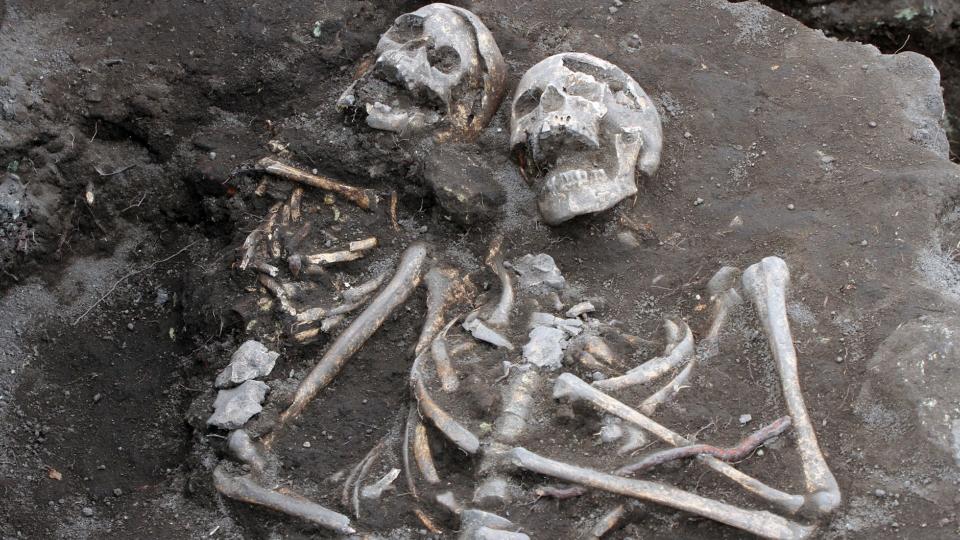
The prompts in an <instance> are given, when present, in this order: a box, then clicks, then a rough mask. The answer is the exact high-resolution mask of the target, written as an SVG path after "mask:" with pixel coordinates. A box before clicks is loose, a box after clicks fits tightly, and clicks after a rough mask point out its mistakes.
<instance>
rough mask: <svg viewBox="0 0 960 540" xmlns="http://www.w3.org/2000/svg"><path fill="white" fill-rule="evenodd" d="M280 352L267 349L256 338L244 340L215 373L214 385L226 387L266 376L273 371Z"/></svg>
mask: <svg viewBox="0 0 960 540" xmlns="http://www.w3.org/2000/svg"><path fill="white" fill-rule="evenodd" d="M279 356H280V353H276V352H273V351H271V350H270V349H268V348H267V347H266V346H265V345H264V344H263V343H260V342H259V341H256V340H253V339H251V340H248V341H245V342H244V343H243V344H242V345H240V347H239V348H238V349H237V350H236V351H234V353H233V356H231V357H230V363H229V364H228V365H227V367H225V368H224V369H223V371H221V372H220V374H219V375H217V379H216V380H215V381H214V386H216V387H217V388H228V387H231V386H236V385H238V384H240V383H243V382H246V381H249V380H251V379H257V378H260V377H266V376H267V375H269V374H270V372H271V371H273V366H274V364H276V362H277V357H279Z"/></svg>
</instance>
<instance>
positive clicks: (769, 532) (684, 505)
mask: <svg viewBox="0 0 960 540" xmlns="http://www.w3.org/2000/svg"><path fill="white" fill-rule="evenodd" d="M510 457H511V460H512V461H513V464H514V465H516V466H517V467H520V468H522V469H525V470H528V471H532V472H536V473H539V474H544V475H547V476H552V477H554V478H559V479H561V480H564V481H566V482H573V483H576V484H580V485H582V486H586V487H590V488H594V489H600V490H604V491H608V492H610V493H616V494H618V495H625V496H627V497H633V498H635V499H640V500H644V501H650V502H654V503H657V504H662V505H664V506H669V507H671V508H676V509H677V510H683V511H685V512H690V513H692V514H697V515H700V516H703V517H705V518H709V519H712V520H714V521H719V522H720V523H725V524H727V525H730V526H731V527H736V528H738V529H742V530H745V531H748V532H751V533H753V534H756V535H757V536H761V537H763V538H775V539H781V540H788V539H790V540H792V539H801V538H807V537H809V536H810V535H811V534H812V533H813V531H814V528H813V527H809V526H803V525H800V524H798V523H795V522H793V521H790V520H787V519H785V518H782V517H780V516H778V515H776V514H772V513H770V512H766V511H761V510H746V509H744V508H739V507H736V506H732V505H729V504H726V503H722V502H719V501H715V500H712V499H707V498H705V497H701V496H699V495H695V494H693V493H690V492H688V491H684V490H682V489H679V488H675V487H672V486H668V485H665V484H660V483H658V482H648V481H645V480H632V479H629V478H623V477H622V476H613V475H611V474H606V473H602V472H600V471H596V470H593V469H586V468H583V467H578V466H575V465H570V464H567V463H562V462H559V461H554V460H552V459H549V458H545V457H543V456H540V455H537V454H534V453H533V452H530V451H529V450H527V449H525V448H520V447H517V448H514V449H513V450H512V451H511V453H510Z"/></svg>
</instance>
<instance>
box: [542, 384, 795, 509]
mask: <svg viewBox="0 0 960 540" xmlns="http://www.w3.org/2000/svg"><path fill="white" fill-rule="evenodd" d="M553 397H554V399H560V398H567V399H582V400H584V401H587V402H589V403H590V404H591V405H593V406H594V407H596V408H598V409H600V410H601V411H604V412H606V413H609V414H612V415H614V416H617V417H619V418H620V419H622V420H625V421H627V422H630V423H632V424H634V425H636V426H637V427H640V428H642V429H644V430H646V431H649V432H650V433H652V434H653V435H654V436H655V437H657V438H658V439H660V440H662V441H663V442H666V443H668V444H670V445H672V446H689V445H691V444H693V443H692V442H691V441H690V440H689V439H687V438H686V437H683V436H681V435H679V434H678V433H676V432H674V431H672V430H670V429H668V428H666V427H664V426H662V425H660V424H658V423H657V422H655V421H653V420H651V419H650V418H649V417H647V416H646V415H644V414H642V413H640V412H638V411H636V410H634V409H632V408H630V407H628V406H627V405H624V404H623V403H621V402H620V401H618V400H616V399H614V398H613V397H611V396H609V395H608V394H605V393H603V392H602V391H600V390H599V389H597V388H595V387H593V386H591V385H589V384H587V383H586V382H585V381H583V380H582V379H580V378H579V377H577V376H576V375H573V374H572V373H564V374H562V375H560V376H559V377H557V381H556V384H555V385H554V387H553ZM696 459H698V460H700V461H701V462H703V463H704V464H705V465H706V466H707V467H710V468H711V469H713V470H714V471H716V472H718V473H720V474H722V475H724V476H726V477H727V478H729V479H730V480H732V481H734V482H735V483H737V484H739V485H740V486H741V487H743V488H744V489H746V490H747V491H749V492H750V493H753V494H754V495H756V496H757V497H760V498H761V499H763V500H765V501H767V502H770V503H772V504H775V505H777V506H778V507H780V508H781V509H783V510H785V511H787V512H789V513H791V514H794V513H796V512H797V511H798V510H800V508H801V507H803V505H804V501H805V499H804V497H803V496H800V495H794V494H790V493H785V492H783V491H780V490H778V489H776V488H773V487H771V486H768V485H767V484H764V483H763V482H761V481H760V480H757V479H756V478H754V477H752V476H750V475H748V474H746V473H743V472H741V471H739V470H737V469H736V468H735V467H733V466H732V465H730V464H729V463H725V462H723V461H721V460H719V459H717V458H715V457H713V456H698V457H697V458H696Z"/></svg>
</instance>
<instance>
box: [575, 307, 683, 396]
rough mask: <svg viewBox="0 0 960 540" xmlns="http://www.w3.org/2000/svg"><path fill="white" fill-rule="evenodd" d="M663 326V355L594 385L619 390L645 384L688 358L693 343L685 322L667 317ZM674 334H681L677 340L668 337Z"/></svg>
mask: <svg viewBox="0 0 960 540" xmlns="http://www.w3.org/2000/svg"><path fill="white" fill-rule="evenodd" d="M664 327H665V328H666V331H667V335H668V344H667V349H666V350H665V351H664V355H663V356H660V357H657V358H653V359H651V360H648V361H646V362H644V363H643V364H640V365H639V366H637V367H635V368H633V369H631V370H630V371H628V372H627V373H625V374H624V375H621V376H619V377H611V378H609V379H604V380H602V381H597V382H595V383H594V385H595V386H596V387H597V388H600V389H602V390H620V389H623V388H627V387H629V386H634V385H637V384H645V383H648V382H650V381H652V380H654V379H656V378H658V377H660V376H662V375H664V374H665V373H667V372H668V371H670V370H671V369H673V368H675V367H677V366H679V365H681V364H683V362H685V361H687V360H689V359H690V357H691V356H692V355H693V352H694V344H693V332H691V331H690V327H689V326H688V325H687V323H685V322H683V321H680V322H679V323H677V322H674V321H671V320H669V319H668V320H666V321H664ZM676 335H679V336H681V337H680V338H679V341H674V340H672V339H670V338H671V337H672V336H676Z"/></svg>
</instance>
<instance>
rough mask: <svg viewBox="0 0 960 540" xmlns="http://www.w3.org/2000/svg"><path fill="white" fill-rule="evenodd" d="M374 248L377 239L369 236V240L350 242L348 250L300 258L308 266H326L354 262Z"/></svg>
mask: <svg viewBox="0 0 960 540" xmlns="http://www.w3.org/2000/svg"><path fill="white" fill-rule="evenodd" d="M375 247H377V239H376V238H375V237H372V236H371V237H370V238H365V239H363V240H355V241H353V242H350V246H349V248H348V249H343V250H340V251H328V252H324V253H315V254H313V255H302V256H301V258H302V259H303V261H304V262H307V263H309V264H312V265H316V266H325V265H328V264H335V263H341V262H350V261H355V260H357V259H360V258H362V257H363V256H364V255H366V253H365V252H366V251H368V250H371V249H373V248H375Z"/></svg>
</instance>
